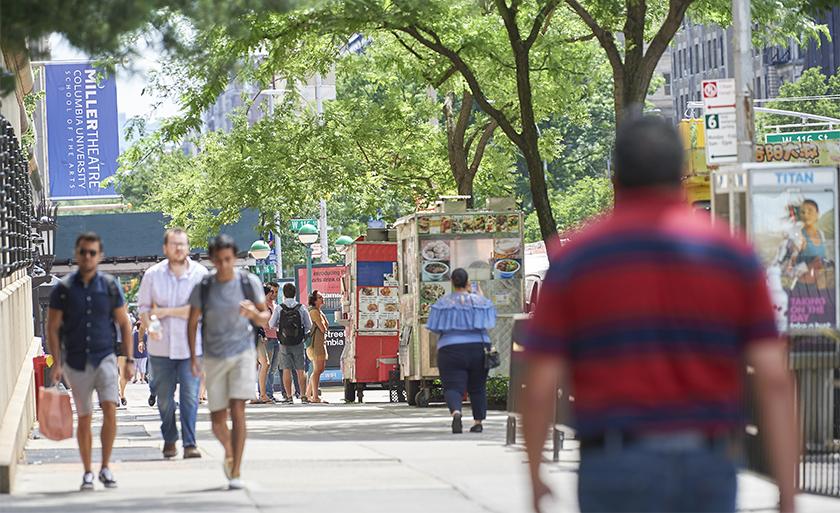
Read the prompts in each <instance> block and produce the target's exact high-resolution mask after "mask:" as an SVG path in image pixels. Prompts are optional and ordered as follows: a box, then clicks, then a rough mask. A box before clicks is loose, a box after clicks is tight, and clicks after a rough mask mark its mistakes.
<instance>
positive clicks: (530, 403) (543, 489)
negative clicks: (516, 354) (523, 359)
mask: <svg viewBox="0 0 840 513" xmlns="http://www.w3.org/2000/svg"><path fill="white" fill-rule="evenodd" d="M525 372H526V376H527V377H526V378H525V389H524V390H523V391H522V429H523V433H524V435H525V449H526V453H527V454H528V470H529V472H530V475H531V486H532V487H533V501H534V503H533V507H534V510H535V511H540V501H541V499H542V498H543V497H544V496H546V495H551V491H550V490H549V489H548V487H547V486H546V485H545V483H544V482H543V480H542V476H541V475H540V466H541V464H542V457H543V448H544V447H545V437H546V433H548V428H549V426H550V425H551V423H552V422H553V421H554V408H555V403H556V401H557V387H558V385H559V384H560V383H562V380H563V379H564V377H565V376H566V363H565V361H564V360H562V359H560V358H557V357H551V356H548V355H542V354H540V355H538V356H536V357H534V358H531V359H530V360H529V361H528V362H527V366H526V371H525Z"/></svg>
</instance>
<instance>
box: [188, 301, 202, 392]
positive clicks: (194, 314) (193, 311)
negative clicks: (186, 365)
mask: <svg viewBox="0 0 840 513" xmlns="http://www.w3.org/2000/svg"><path fill="white" fill-rule="evenodd" d="M200 317H201V309H200V308H198V307H196V306H191V307H190V316H189V318H188V319H187V343H188V344H189V346H190V360H191V361H192V371H193V375H194V376H196V377H198V376H200V375H201V367H200V366H199V364H198V358H197V357H196V355H195V336H196V333H197V332H198V319H199V318H200Z"/></svg>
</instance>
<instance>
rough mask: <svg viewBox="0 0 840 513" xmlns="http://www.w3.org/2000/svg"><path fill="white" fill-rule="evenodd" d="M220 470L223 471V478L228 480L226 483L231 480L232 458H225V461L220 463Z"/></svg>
mask: <svg viewBox="0 0 840 513" xmlns="http://www.w3.org/2000/svg"><path fill="white" fill-rule="evenodd" d="M222 470H224V471H225V477H226V478H228V481H230V480H231V479H233V475H232V473H233V458H225V461H224V462H222Z"/></svg>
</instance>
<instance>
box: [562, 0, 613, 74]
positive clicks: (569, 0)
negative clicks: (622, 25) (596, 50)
mask: <svg viewBox="0 0 840 513" xmlns="http://www.w3.org/2000/svg"><path fill="white" fill-rule="evenodd" d="M565 2H566V5H568V6H569V7H570V8H571V9H572V10H573V11H574V12H575V14H577V15H578V17H580V19H581V20H583V22H584V23H585V24H586V26H587V27H589V30H591V31H592V33H593V34H594V35H595V38H597V39H598V42H599V43H600V44H601V47H602V48H603V49H604V51H605V52H607V59H609V61H610V65H611V66H612V68H613V71H614V72H615V71H618V70H621V71H622V74H623V71H624V70H623V68H624V63H623V62H622V60H621V53H620V52H619V51H618V47H617V46H616V45H615V40H614V39H613V36H612V33H611V32H608V31H607V30H605V29H604V28H603V27H601V25H599V24H598V22H597V21H595V18H593V17H592V14H590V13H589V11H587V10H586V8H585V7H583V6H582V5H581V4H580V2H578V1H577V0H565Z"/></svg>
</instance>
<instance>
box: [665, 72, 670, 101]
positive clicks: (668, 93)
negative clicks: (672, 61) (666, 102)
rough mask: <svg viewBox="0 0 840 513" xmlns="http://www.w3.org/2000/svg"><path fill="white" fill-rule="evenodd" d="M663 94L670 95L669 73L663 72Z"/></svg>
mask: <svg viewBox="0 0 840 513" xmlns="http://www.w3.org/2000/svg"><path fill="white" fill-rule="evenodd" d="M664 75H665V96H671V74H670V73H665V74H664Z"/></svg>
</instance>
